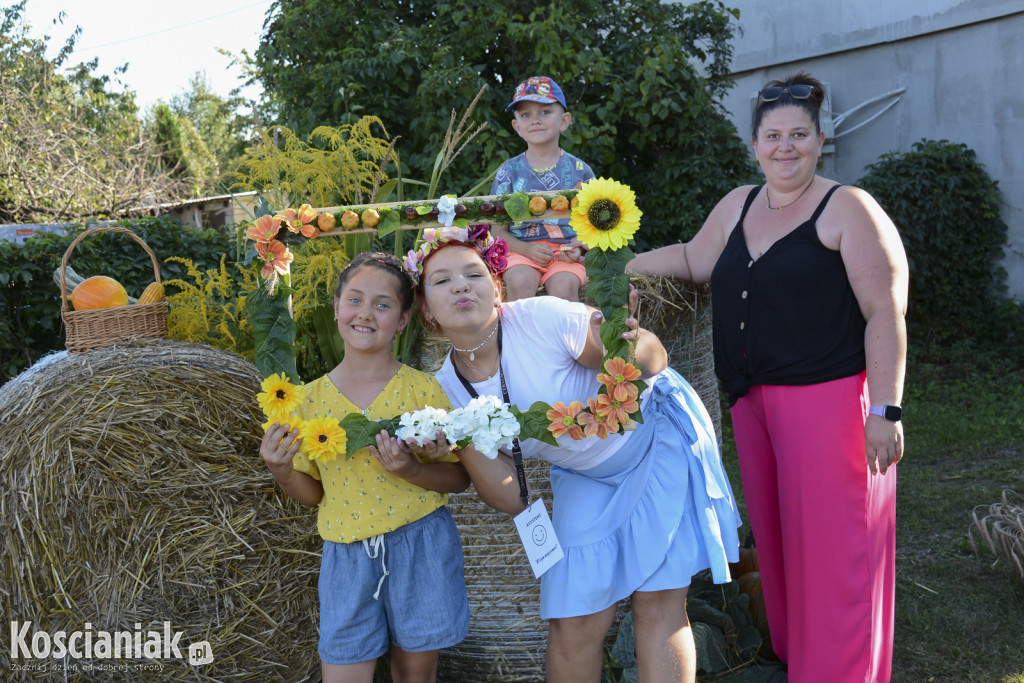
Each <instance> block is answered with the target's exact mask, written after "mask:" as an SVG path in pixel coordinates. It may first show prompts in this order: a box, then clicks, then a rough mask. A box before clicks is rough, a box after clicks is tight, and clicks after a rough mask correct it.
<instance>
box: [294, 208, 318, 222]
mask: <svg viewBox="0 0 1024 683" xmlns="http://www.w3.org/2000/svg"><path fill="white" fill-rule="evenodd" d="M296 218H298V219H299V220H300V221H302V222H303V223H315V222H316V209H314V208H313V207H312V206H310V205H309V204H303V205H302V206H300V207H299V210H298V212H297V213H296Z"/></svg>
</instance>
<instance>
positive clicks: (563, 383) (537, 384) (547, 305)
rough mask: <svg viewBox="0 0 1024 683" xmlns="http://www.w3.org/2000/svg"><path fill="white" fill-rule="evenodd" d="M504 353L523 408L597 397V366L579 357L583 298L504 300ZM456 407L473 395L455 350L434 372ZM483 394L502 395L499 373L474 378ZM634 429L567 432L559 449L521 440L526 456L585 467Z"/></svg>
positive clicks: (512, 393)
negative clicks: (459, 372)
mask: <svg viewBox="0 0 1024 683" xmlns="http://www.w3.org/2000/svg"><path fill="white" fill-rule="evenodd" d="M500 316H501V334H502V352H501V369H502V372H503V373H504V375H505V385H506V386H507V387H508V393H509V398H510V399H511V400H512V403H513V404H515V405H517V406H519V408H520V409H521V410H527V409H529V407H530V406H531V405H533V403H534V402H536V401H543V402H545V403H547V404H549V405H554V403H555V402H556V401H562V402H563V403H565V405H569V404H570V403H571V402H572V401H580V402H582V403H583V404H584V405H586V402H587V399H588V398H593V397H596V396H597V390H598V388H599V387H600V382H598V381H597V372H598V371H597V370H594V369H592V368H586V367H583V366H582V365H580V364H579V363H577V362H576V359H577V358H578V357H579V356H580V354H581V353H583V348H584V346H585V345H586V342H587V328H588V327H589V324H590V313H589V312H588V310H587V308H586V306H584V305H583V304H581V303H574V302H569V301H565V300H564V299H559V298H557V297H552V296H538V297H532V298H529V299H520V300H518V301H511V302H506V303H503V304H502V305H501V312H500ZM435 376H436V377H437V380H438V382H440V383H441V386H442V387H443V388H444V390H445V393H447V394H448V398H449V400H451V402H452V405H453V406H455V407H462V406H465V405H466V404H467V403H469V401H470V399H471V398H472V397H471V396H470V395H469V392H467V391H466V388H465V387H464V386H463V385H462V382H461V381H460V380H459V378H458V376H456V374H455V368H454V366H453V365H452V359H451V355H450V354H449V356H448V357H447V358H445V362H444V365H442V366H441V369H440V370H438V371H437V374H436V375H435ZM473 388H474V389H476V391H477V393H478V394H479V395H480V396H487V395H491V396H497V397H498V399H499V400H501V398H502V396H501V378H500V373H495V375H494V377H492V378H491V379H489V380H486V381H484V382H474V383H473ZM631 433H632V432H626V433H624V434H612V435H609V436H608V438H607V439H599V438H598V437H596V436H595V437H591V438H585V439H581V440H579V441H575V440H573V439H572V437H570V436H568V435H565V436H562V437H560V438H559V439H558V444H559V445H558V448H555V447H554V446H551V445H550V444H546V443H544V442H542V441H538V440H536V439H526V440H525V441H521V442H520V447H521V448H522V450H523V457H525V458H539V459H541V460H546V461H548V462H550V463H552V464H554V465H559V466H561V467H565V468H567V469H573V470H585V469H589V468H591V467H595V466H597V465H599V464H601V463H602V462H604V461H605V460H607V459H608V458H610V457H611V456H612V455H614V454H615V452H616V451H617V450H618V449H619V448H621V447H622V445H623V444H624V443H625V442H626V439H627V438H628V437H629V435H630V434H631Z"/></svg>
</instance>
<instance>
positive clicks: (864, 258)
mask: <svg viewBox="0 0 1024 683" xmlns="http://www.w3.org/2000/svg"><path fill="white" fill-rule="evenodd" d="M835 199H838V200H839V201H837V202H836V206H835V211H834V214H835V216H836V220H838V221H839V223H840V233H839V239H840V242H839V252H840V254H841V255H842V257H843V263H844V265H845V266H846V271H847V274H848V276H849V279H850V286H851V287H852V288H853V293H854V295H855V296H856V297H857V303H858V304H859V305H860V310H861V313H862V314H863V315H864V319H865V320H866V321H867V328H866V329H865V331H864V351H865V355H866V360H867V378H868V393H869V395H870V398H871V403H872V405H884V404H893V405H899V403H900V401H901V399H902V397H903V379H904V374H905V372H906V364H907V328H906V320H905V316H906V313H907V289H908V281H909V275H908V270H909V269H908V267H907V256H906V252H905V251H904V249H903V243H902V242H901V241H900V236H899V233H898V232H897V231H896V226H895V225H893V223H892V221H891V220H890V219H889V217H888V216H887V215H886V214H885V211H883V210H882V207H880V206H879V205H878V203H877V202H876V201H875V200H874V199H873V198H872V197H871V195H869V194H868V193H866V192H864V191H863V190H860V189H858V188H844V189H843V190H840V191H839V192H837V193H836V197H835ZM864 434H865V438H866V440H867V454H866V457H867V462H868V466H869V467H870V468H871V471H872V472H876V471H879V472H881V473H882V474H885V472H886V470H887V469H888V468H889V466H890V465H892V464H893V463H895V462H897V461H899V459H900V458H901V457H903V446H904V443H903V424H902V423H901V422H888V421H886V420H885V419H883V418H882V417H880V416H877V415H869V416H868V418H867V423H866V424H865V427H864Z"/></svg>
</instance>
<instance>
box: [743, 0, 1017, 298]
mask: <svg viewBox="0 0 1024 683" xmlns="http://www.w3.org/2000/svg"><path fill="white" fill-rule="evenodd" d="M727 2H728V0H727ZM728 4H729V5H731V6H733V7H737V8H738V9H739V10H740V19H739V20H738V22H737V23H738V24H739V29H740V30H739V31H738V32H737V38H736V41H735V44H734V45H735V57H734V61H733V66H734V69H733V71H734V72H733V77H734V78H735V80H736V83H737V87H736V88H735V89H733V90H732V91H731V93H730V95H729V96H728V98H727V99H726V102H725V104H726V107H727V108H728V109H729V111H730V113H731V118H732V120H733V122H734V123H735V124H736V127H737V128H738V129H739V132H740V135H741V136H742V137H743V138H744V140H748V141H749V137H750V107H751V97H752V96H754V95H755V94H756V92H757V90H758V88H759V87H760V86H761V85H762V84H763V83H764V82H765V81H767V80H769V79H772V78H778V77H781V76H785V75H788V74H790V73H792V72H794V71H796V70H797V69H800V68H803V69H805V70H807V71H810V72H811V73H812V74H814V75H815V76H816V77H818V78H820V79H821V80H822V81H824V82H826V84H827V85H828V87H829V89H830V91H831V92H830V99H831V102H830V104H831V107H830V108H831V111H832V112H833V114H834V115H835V114H842V113H844V112H849V110H851V109H852V108H854V107H856V106H858V105H860V104H862V103H864V102H866V101H868V100H870V99H872V98H874V97H876V96H879V95H883V94H885V93H891V92H893V91H897V90H900V89H905V91H904V92H903V93H902V94H901V95H893V96H890V97H888V98H885V99H884V100H882V101H879V102H878V103H876V104H874V105H871V106H869V107H866V108H865V109H864V110H861V111H859V112H858V113H856V114H851V115H849V116H848V117H847V118H846V119H845V120H843V121H842V122H841V123H840V124H839V125H838V126H837V127H836V129H835V134H836V135H837V137H836V138H835V140H834V147H833V151H832V153H831V154H828V155H827V156H826V159H825V166H824V169H823V175H826V176H828V177H831V178H835V179H836V180H839V181H840V182H844V183H853V182H856V181H857V180H858V179H859V178H860V177H861V176H863V174H864V168H865V167H866V166H867V165H868V164H871V163H872V162H874V161H876V160H877V159H878V157H879V156H880V155H882V154H883V153H885V152H890V151H897V152H904V151H908V150H909V149H910V146H911V145H912V144H913V143H914V142H917V141H919V140H921V139H922V138H930V139H946V140H951V141H953V142H962V143H964V144H966V145H967V146H968V147H970V148H971V149H973V150H974V151H975V152H976V153H977V155H978V160H979V161H980V162H981V163H982V164H984V165H985V168H986V170H987V171H988V173H989V175H990V176H991V177H992V178H994V179H995V180H998V181H999V186H1000V188H1001V189H1002V192H1003V200H1004V206H1003V211H1002V216H1003V220H1004V221H1005V222H1006V224H1007V225H1008V226H1009V229H1010V230H1009V244H1008V245H1007V247H1006V256H1005V258H1004V266H1005V267H1006V270H1007V272H1008V275H1009V280H1008V284H1009V286H1010V292H1011V294H1012V295H1013V296H1014V297H1016V298H1018V299H1024V2H1022V1H1021V0H1012V1H1011V0H970V1H966V2H965V1H956V0H927V1H926V0H912V1H907V0H732V1H731V2H728ZM897 97H898V98H899V101H898V102H896V104H895V105H894V106H893V107H892V108H891V109H889V110H887V111H885V112H884V113H883V114H881V115H880V116H879V117H878V118H876V119H874V120H873V121H870V122H868V123H865V121H866V120H867V118H868V117H870V116H872V115H873V114H875V113H877V112H878V111H879V110H881V109H882V108H883V107H884V106H886V104H888V103H890V102H893V101H894V100H896V98H897ZM860 124H864V125H863V127H861V128H859V129H857V130H852V129H853V128H854V127H855V126H858V125H860ZM846 131H852V132H848V133H846V134H844V133H845V132H846Z"/></svg>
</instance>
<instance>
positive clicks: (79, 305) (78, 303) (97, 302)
mask: <svg viewBox="0 0 1024 683" xmlns="http://www.w3.org/2000/svg"><path fill="white" fill-rule="evenodd" d="M127 304H128V292H126V291H125V289H124V287H122V286H121V283H120V282H118V281H117V280H115V279H114V278H112V277H107V276H106V275H94V276H92V277H89V278H86V279H84V280H82V282H81V283H79V285H78V286H77V287H75V289H74V291H72V292H71V305H72V306H73V307H74V309H75V310H76V311H88V310H93V309H97V308H114V307H115V306H125V305H127Z"/></svg>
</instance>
